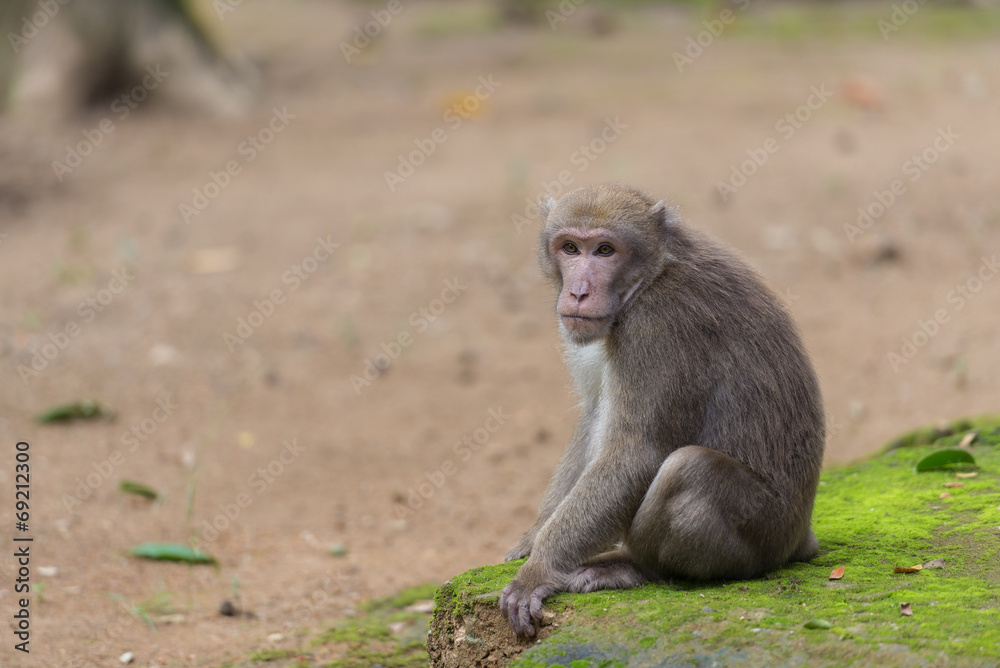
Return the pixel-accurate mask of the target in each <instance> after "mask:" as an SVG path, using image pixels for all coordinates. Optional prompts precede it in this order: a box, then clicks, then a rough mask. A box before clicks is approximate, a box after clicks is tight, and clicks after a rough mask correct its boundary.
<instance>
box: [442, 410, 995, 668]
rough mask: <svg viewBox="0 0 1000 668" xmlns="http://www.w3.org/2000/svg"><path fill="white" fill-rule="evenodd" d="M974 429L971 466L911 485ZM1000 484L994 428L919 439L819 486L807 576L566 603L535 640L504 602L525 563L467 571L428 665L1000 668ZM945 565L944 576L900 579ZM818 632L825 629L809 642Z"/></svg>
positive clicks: (653, 589) (573, 597) (683, 585)
mask: <svg viewBox="0 0 1000 668" xmlns="http://www.w3.org/2000/svg"><path fill="white" fill-rule="evenodd" d="M970 431H975V432H977V437H976V440H975V441H974V442H973V444H972V447H971V448H969V453H970V454H972V455H973V456H974V457H975V460H976V466H975V467H969V466H968V465H966V466H965V467H964V468H955V467H950V468H946V469H940V470H934V471H925V472H922V473H917V472H916V471H915V466H916V464H917V462H919V461H920V460H921V459H923V458H924V457H925V456H927V455H928V454H930V453H932V452H935V451H937V450H940V449H942V448H945V447H956V446H957V445H958V443H959V442H960V441H961V440H962V438H963V437H964V436H965V435H966V434H967V433H968V432H970ZM973 471H975V472H976V473H977V474H976V475H975V476H974V477H956V474H957V473H971V472H973ZM945 483H962V485H963V486H962V487H945ZM998 484H1000V416H998V417H991V418H982V419H977V420H963V421H961V422H957V423H955V424H953V425H951V426H949V427H937V428H931V429H921V430H917V431H915V432H913V433H911V434H908V435H905V436H903V437H901V438H899V439H896V440H895V441H893V442H892V443H891V444H890V445H889V446H888V447H887V448H886V449H885V450H884V451H883V452H882V453H881V454H879V455H877V456H875V457H872V458H871V459H869V460H867V461H864V462H861V463H858V464H854V465H851V466H846V467H843V468H838V469H835V470H831V471H829V472H827V473H825V474H824V475H823V477H822V480H821V482H820V488H819V494H818V495H817V498H816V508H815V512H814V514H813V528H814V529H815V531H816V535H817V536H818V537H819V542H820V552H819V555H818V556H817V557H816V558H815V559H813V560H812V562H810V563H808V564H802V563H798V564H791V565H789V566H786V567H785V568H782V569H780V570H778V571H775V572H774V573H771V574H770V575H768V576H766V577H764V578H761V579H758V580H749V581H741V582H716V583H707V584H706V583H690V582H682V581H672V582H663V583H656V584H648V585H646V586H643V587H640V588H637V589H632V590H626V591H603V592H596V593H593V594H560V595H558V596H555V597H552V598H551V599H548V600H547V601H546V609H547V611H548V615H547V619H546V621H545V623H544V625H543V626H542V627H541V629H540V633H539V638H538V639H532V640H519V639H518V638H516V637H515V636H514V635H513V634H512V633H511V632H510V629H509V627H508V626H507V623H506V621H505V620H504V619H503V618H501V616H500V610H499V603H498V601H499V596H500V590H501V589H502V588H503V587H504V586H505V585H506V584H507V583H508V582H510V579H511V578H512V577H514V574H515V573H516V572H517V569H518V567H519V566H520V565H521V563H522V562H520V561H518V562H512V563H509V564H503V565H500V566H488V567H484V568H477V569H473V570H471V571H469V572H467V573H464V574H462V575H460V576H458V577H455V578H453V579H452V580H450V581H449V582H447V583H445V584H444V585H443V586H442V587H441V589H440V590H439V591H438V594H437V599H436V606H435V611H434V617H433V619H432V622H431V627H430V633H429V635H428V640H427V649H428V653H429V655H430V658H431V665H432V666H441V667H445V666H447V667H451V666H456V667H457V666H461V667H463V668H465V667H469V666H506V665H510V666H520V667H522V668H526V667H528V666H572V667H573V668H584V667H586V666H717V665H740V666H792V665H795V666H803V665H804V666H842V665H850V664H855V665H882V666H911V665H912V666H921V665H945V664H947V665H955V666H996V665H1000V489H998ZM943 493H948V494H951V496H950V497H945V498H941V495H942V494H943ZM938 559H940V560H943V561H944V567H943V568H925V569H923V570H921V571H919V572H916V573H911V574H901V573H894V572H893V568H894V567H896V566H902V567H909V566H914V565H917V564H930V562H932V561H934V560H938ZM841 566H842V567H844V569H845V573H844V576H843V578H842V579H840V580H830V579H829V576H830V574H831V572H832V571H833V570H834V569H836V568H838V567H841ZM903 603H908V604H909V608H910V610H912V616H904V615H903V614H902V610H901V604H903ZM817 620H822V622H826V624H824V623H813V624H810V626H819V627H826V628H807V626H806V624H807V623H809V622H816V621H817Z"/></svg>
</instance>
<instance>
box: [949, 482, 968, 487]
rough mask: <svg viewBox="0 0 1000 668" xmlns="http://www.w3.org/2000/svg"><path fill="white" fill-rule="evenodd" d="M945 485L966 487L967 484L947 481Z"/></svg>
mask: <svg viewBox="0 0 1000 668" xmlns="http://www.w3.org/2000/svg"><path fill="white" fill-rule="evenodd" d="M944 486H945V487H965V484H964V483H960V482H946V483H945V484H944Z"/></svg>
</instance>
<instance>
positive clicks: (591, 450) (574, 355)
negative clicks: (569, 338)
mask: <svg viewBox="0 0 1000 668" xmlns="http://www.w3.org/2000/svg"><path fill="white" fill-rule="evenodd" d="M566 364H567V365H568V366H569V370H570V375H571V376H572V377H573V384H574V385H575V386H576V391H577V393H578V394H579V395H580V399H581V400H582V401H581V403H582V408H583V410H584V411H586V412H588V413H592V414H593V416H594V417H593V422H592V423H591V425H592V429H591V431H590V435H589V438H588V439H587V440H588V442H587V459H588V460H589V461H593V459H594V457H596V456H597V454H598V453H599V452H600V451H601V448H602V446H603V444H604V440H605V431H606V429H607V427H608V423H609V417H610V397H609V396H608V395H609V392H608V388H607V383H608V357H607V350H606V348H605V347H604V341H595V342H594V343H588V344H586V345H582V346H581V345H577V344H575V343H570V342H567V344H566Z"/></svg>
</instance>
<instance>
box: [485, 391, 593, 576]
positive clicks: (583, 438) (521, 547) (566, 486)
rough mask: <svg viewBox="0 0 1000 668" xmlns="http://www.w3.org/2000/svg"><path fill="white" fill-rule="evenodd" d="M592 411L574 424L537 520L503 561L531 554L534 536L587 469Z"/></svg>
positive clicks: (546, 491) (539, 509) (546, 490)
mask: <svg viewBox="0 0 1000 668" xmlns="http://www.w3.org/2000/svg"><path fill="white" fill-rule="evenodd" d="M593 410H594V409H593V408H591V409H590V410H588V411H587V412H586V413H584V414H583V415H582V416H581V417H580V420H579V422H577V425H576V429H575V430H574V432H573V436H572V437H571V438H570V440H569V443H568V444H567V445H566V451H565V452H563V456H562V457H561V458H560V459H559V464H558V465H557V466H556V470H555V473H553V474H552V479H551V480H550V481H549V486H548V487H547V488H546V489H545V495H544V496H543V497H542V503H541V505H540V506H539V508H538V518H537V519H536V520H535V523H534V525H532V527H531V528H530V529H528V530H527V531H525V532H524V535H523V536H521V538H520V540H518V541H517V543H515V544H514V547H512V548H511V549H510V550H509V551H508V552H507V554H506V555H504V558H503V560H504V561H512V560H514V559H521V558H522V557H527V556H528V555H530V554H531V548H532V547H533V546H534V544H535V536H537V535H538V530H539V529H540V528H541V527H542V525H543V524H545V522H546V521H547V520H548V519H549V517H551V516H552V513H553V512H555V509H556V508H557V507H558V506H559V504H560V503H561V502H562V500H563V499H564V498H566V495H567V494H569V491H570V490H571V489H573V485H575V484H576V481H577V480H579V479H580V474H581V473H583V469H584V468H585V467H586V466H587V447H588V442H589V440H590V431H589V427H588V425H590V424H591V423H592V422H593Z"/></svg>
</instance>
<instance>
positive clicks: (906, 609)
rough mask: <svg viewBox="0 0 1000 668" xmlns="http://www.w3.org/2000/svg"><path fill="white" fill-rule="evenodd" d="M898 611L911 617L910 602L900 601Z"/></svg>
mask: <svg viewBox="0 0 1000 668" xmlns="http://www.w3.org/2000/svg"><path fill="white" fill-rule="evenodd" d="M899 612H900V613H901V614H902V615H903V616H904V617H912V616H913V610H912V609H911V608H910V604H909V603H900V604H899Z"/></svg>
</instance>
